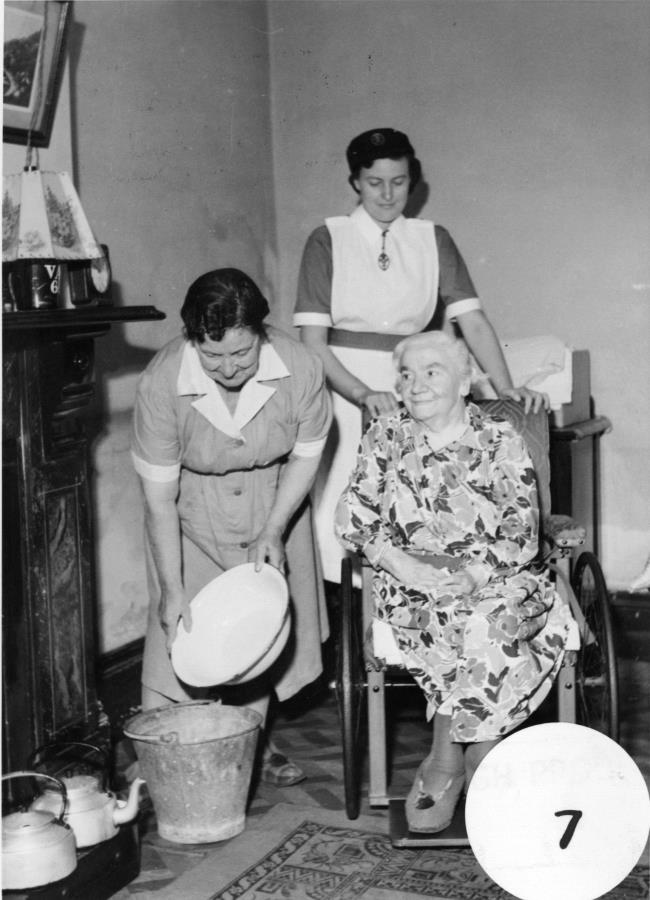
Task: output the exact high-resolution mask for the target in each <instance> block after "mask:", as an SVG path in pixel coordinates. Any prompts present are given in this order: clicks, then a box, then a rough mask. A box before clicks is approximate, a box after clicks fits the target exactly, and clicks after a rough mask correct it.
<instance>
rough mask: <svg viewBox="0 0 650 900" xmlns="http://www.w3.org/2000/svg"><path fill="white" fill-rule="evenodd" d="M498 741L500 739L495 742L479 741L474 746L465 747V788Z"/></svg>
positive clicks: (467, 745)
mask: <svg viewBox="0 0 650 900" xmlns="http://www.w3.org/2000/svg"><path fill="white" fill-rule="evenodd" d="M500 740H501V738H497V739H496V740H495V741H479V742H478V743H476V744H466V745H465V782H466V786H467V787H469V785H470V782H471V780H472V778H473V777H474V773H475V772H476V770H477V769H478V767H479V766H480V764H481V763H482V762H483V760H484V759H485V757H486V756H487V755H488V753H489V752H490V750H491V749H492V748H493V747H496V745H497V744H498V743H499V741H500Z"/></svg>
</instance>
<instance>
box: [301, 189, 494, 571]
mask: <svg viewBox="0 0 650 900" xmlns="http://www.w3.org/2000/svg"><path fill="white" fill-rule="evenodd" d="M384 246H385V252H386V254H387V255H388V257H389V260H390V264H389V266H388V268H387V269H382V268H380V266H379V265H378V258H379V254H380V253H381V250H382V229H381V228H380V227H379V225H377V223H376V222H375V221H374V220H373V219H372V218H371V217H370V216H369V215H368V213H367V212H366V210H365V209H364V207H363V206H358V207H357V208H356V209H355V211H354V212H353V213H352V214H351V215H349V216H337V217H334V218H331V219H327V220H326V224H325V226H321V227H320V228H317V229H316V230H315V231H314V232H313V233H312V235H311V236H310V238H309V239H308V241H307V244H306V246H305V251H304V254H303V259H302V264H301V269H300V277H299V284H298V302H297V305H296V311H295V314H294V318H293V324H294V325H296V326H302V325H320V326H325V327H326V328H330V329H332V330H331V331H330V333H329V343H330V347H331V349H332V352H333V353H334V354H335V355H336V356H337V358H338V359H339V360H340V361H341V363H342V364H343V365H344V366H345V367H346V368H347V369H348V370H349V371H350V372H352V374H353V375H356V376H357V377H358V378H360V379H361V381H363V382H365V383H366V384H367V385H368V386H369V387H371V388H372V389H374V390H376V391H393V390H394V385H395V375H394V372H393V366H392V349H393V347H394V346H395V344H397V342H398V341H399V340H401V339H402V338H403V337H405V336H407V335H409V334H416V333H417V332H419V331H423V330H424V329H426V328H427V326H429V325H430V323H431V321H432V319H433V317H434V313H435V312H436V307H437V306H438V303H439V302H441V303H442V304H444V306H445V307H446V309H447V310H448V314H449V316H450V317H451V318H454V317H455V316H457V315H462V314H463V313H465V312H469V311H471V310H474V309H480V308H481V303H480V301H479V299H478V298H477V296H476V291H475V289H474V286H473V284H472V282H471V279H470V277H469V273H468V272H467V269H466V266H465V264H464V262H463V259H462V257H461V255H460V253H459V252H458V249H457V248H456V246H455V244H454V242H453V240H452V239H451V237H450V235H449V234H448V232H447V231H446V230H445V229H444V228H441V227H440V226H434V224H433V222H430V221H427V220H424V219H407V218H405V217H404V216H399V217H398V218H397V219H396V220H395V221H394V222H393V223H392V224H391V226H390V229H389V232H388V235H387V236H386V239H385V241H384ZM332 401H333V410H334V422H335V424H334V426H333V427H332V430H331V432H330V436H329V439H328V442H327V446H326V448H325V452H324V454H323V458H322V460H321V465H320V469H319V472H318V475H317V477H316V482H315V484H314V488H313V491H312V496H313V503H314V523H315V529H316V535H317V541H318V546H319V550H320V555H321V561H322V565H323V575H324V577H325V578H326V579H327V580H328V581H333V582H338V581H340V571H341V559H342V557H343V555H344V552H343V549H342V548H341V546H340V544H339V543H338V541H337V540H336V537H335V535H334V527H333V522H334V511H335V509H336V503H337V501H338V498H339V497H340V495H341V491H342V490H343V488H344V487H345V485H346V483H347V480H348V478H349V475H350V472H351V471H352V468H353V466H354V461H355V458H356V453H357V449H358V446H359V438H360V437H361V410H360V409H359V407H358V406H355V404H353V403H350V402H349V401H348V400H346V399H344V398H343V397H341V396H340V395H339V394H337V393H335V392H333V393H332Z"/></svg>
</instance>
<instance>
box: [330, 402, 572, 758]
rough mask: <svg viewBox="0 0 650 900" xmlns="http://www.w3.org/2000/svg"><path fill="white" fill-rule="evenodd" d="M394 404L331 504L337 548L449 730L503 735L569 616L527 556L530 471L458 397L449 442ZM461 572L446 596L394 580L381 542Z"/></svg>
mask: <svg viewBox="0 0 650 900" xmlns="http://www.w3.org/2000/svg"><path fill="white" fill-rule="evenodd" d="M435 437H436V436H435V435H434V434H433V433H432V432H430V431H428V429H427V428H426V426H424V425H423V424H422V423H419V422H416V421H415V420H414V419H412V418H411V417H410V416H409V414H408V413H407V412H406V410H402V411H401V412H400V413H398V414H397V415H393V416H381V417H379V418H377V419H374V420H373V421H372V422H371V423H370V426H369V428H368V430H367V432H366V434H365V435H364V437H363V439H362V445H361V450H360V453H359V457H358V460H357V465H356V468H355V470H354V473H353V475H352V477H351V479H350V483H349V485H348V487H347V489H346V490H345V492H344V494H343V495H342V497H341V499H340V502H339V504H338V507H337V518H336V529H337V533H338V535H339V537H340V539H341V540H342V541H343V543H344V544H345V545H346V546H347V547H351V548H354V549H357V550H361V551H362V552H363V553H364V555H365V556H366V558H367V559H368V560H369V561H370V563H371V564H373V565H374V566H375V574H374V577H373V591H374V599H375V607H376V613H377V617H378V618H379V619H381V620H383V621H386V622H388V624H390V625H391V627H392V629H393V633H394V635H395V638H396V640H397V644H398V647H399V649H400V651H401V653H402V657H403V660H404V664H405V665H406V667H407V668H408V670H409V671H410V673H411V674H412V675H413V677H414V678H415V680H416V681H417V682H418V684H419V685H420V687H421V688H422V691H423V692H424V695H425V697H426V699H427V703H428V714H429V715H432V714H433V713H434V712H436V711H437V710H440V712H444V713H446V714H448V715H451V736H452V740H455V741H463V742H474V741H489V740H493V739H496V738H498V737H502V736H503V735H505V734H508V733H509V732H510V731H512V730H513V729H514V728H516V727H517V726H518V725H520V724H521V723H522V722H524V721H525V720H526V719H527V718H528V717H529V716H530V715H531V713H532V712H534V710H535V709H537V707H538V706H539V704H540V703H541V702H542V700H543V699H544V697H546V695H547V693H548V691H549V690H550V688H551V685H552V684H553V681H554V679H555V677H556V675H557V672H558V670H559V667H560V664H561V662H562V658H563V654H564V648H565V644H566V639H567V636H568V629H569V624H570V622H571V613H570V611H569V608H568V605H567V603H566V602H565V601H564V600H563V599H562V598H561V597H560V595H559V594H558V593H557V592H556V591H555V588H554V586H553V584H552V583H551V581H550V579H549V574H548V571H547V569H546V567H545V566H543V565H539V564H537V563H536V557H537V550H538V518H539V516H538V506H537V488H536V479H535V473H534V469H533V466H532V463H531V461H530V457H529V455H528V451H527V450H526V447H525V445H524V442H523V440H522V438H521V437H520V436H519V435H518V434H517V432H516V431H515V430H514V429H513V427H512V425H511V424H510V423H509V422H506V421H504V420H502V419H497V418H490V417H488V416H486V415H485V414H484V413H483V412H482V411H481V410H480V409H479V408H478V407H477V406H476V405H475V404H469V405H468V408H467V426H466V428H464V429H463V428H462V427H461V428H460V429H459V433H458V435H457V436H456V437H455V439H452V440H451V441H450V442H449V443H445V444H443V445H442V446H440V445H438V443H437V442H436V440H435ZM390 546H396V547H399V548H400V549H402V550H404V551H406V552H408V553H411V554H414V555H422V556H423V557H426V556H428V557H432V558H433V559H434V562H432V563H431V564H435V565H436V567H437V568H439V569H441V571H443V570H446V571H456V570H457V569H459V568H463V569H466V570H467V571H469V573H470V574H471V575H472V576H473V577H474V580H475V582H476V585H477V587H476V589H475V591H474V592H473V593H472V594H470V595H469V596H460V597H455V596H453V595H452V594H450V593H448V592H444V591H432V592H430V593H429V592H423V591H419V590H417V589H416V588H414V587H411V586H409V585H405V584H402V583H401V582H399V581H398V580H397V579H396V578H395V577H394V576H393V575H391V574H390V573H389V572H387V571H386V570H385V569H383V568H381V566H380V565H379V562H380V559H381V554H382V551H385V549H386V548H387V547H390Z"/></svg>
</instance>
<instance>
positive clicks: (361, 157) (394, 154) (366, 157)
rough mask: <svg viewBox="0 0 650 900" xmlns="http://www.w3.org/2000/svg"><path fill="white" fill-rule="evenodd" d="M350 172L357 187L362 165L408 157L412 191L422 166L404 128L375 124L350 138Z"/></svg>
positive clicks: (348, 155) (364, 166)
mask: <svg viewBox="0 0 650 900" xmlns="http://www.w3.org/2000/svg"><path fill="white" fill-rule="evenodd" d="M345 155H346V158H347V161H348V166H349V168H350V176H349V178H348V181H349V183H350V186H351V187H352V189H353V190H354V191H356V192H357V194H358V193H359V191H358V190H357V187H356V185H355V183H354V182H355V181H356V180H357V179H358V177H359V175H360V173H361V169H369V168H370V167H371V166H372V164H373V163H374V162H376V161H377V160H378V159H406V161H407V162H408V169H409V193H410V192H411V191H412V190H413V189H414V188H415V186H416V185H417V183H418V181H419V180H420V178H421V177H422V166H421V164H420V160H419V159H418V158H417V156H416V155H415V150H414V149H413V147H412V145H411V142H410V141H409V139H408V137H407V136H406V135H405V134H404V132H403V131H395V129H394V128H375V129H373V130H371V131H364V132H363V134H359V135H357V137H355V138H354V139H353V140H352V141H350V143H349V145H348V148H347V150H346V152H345Z"/></svg>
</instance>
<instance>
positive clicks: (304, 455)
mask: <svg viewBox="0 0 650 900" xmlns="http://www.w3.org/2000/svg"><path fill="white" fill-rule="evenodd" d="M326 441H327V435H325V437H324V438H320V439H319V440H317V441H296V443H295V444H294V445H293V450H292V451H291V455H292V456H299V457H301V459H311V458H313V457H314V456H320V455H321V453H322V452H323V449H324V448H325V442H326Z"/></svg>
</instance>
